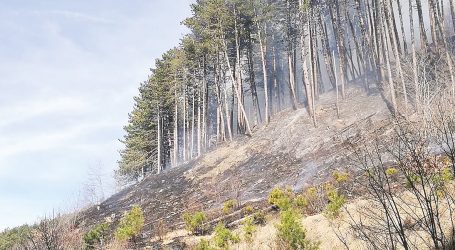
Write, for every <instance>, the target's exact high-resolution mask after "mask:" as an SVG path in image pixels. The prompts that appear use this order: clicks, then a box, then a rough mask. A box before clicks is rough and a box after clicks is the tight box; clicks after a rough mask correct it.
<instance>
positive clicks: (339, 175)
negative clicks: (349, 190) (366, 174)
mask: <svg viewBox="0 0 455 250" xmlns="http://www.w3.org/2000/svg"><path fill="white" fill-rule="evenodd" d="M332 177H333V179H334V180H335V181H336V182H337V183H344V182H346V181H347V180H348V178H349V174H348V173H344V172H340V171H337V170H335V171H333V173H332Z"/></svg>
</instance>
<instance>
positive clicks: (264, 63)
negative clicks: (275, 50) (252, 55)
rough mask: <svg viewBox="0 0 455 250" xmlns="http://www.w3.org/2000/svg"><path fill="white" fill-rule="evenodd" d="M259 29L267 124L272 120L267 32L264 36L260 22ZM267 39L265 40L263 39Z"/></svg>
mask: <svg viewBox="0 0 455 250" xmlns="http://www.w3.org/2000/svg"><path fill="white" fill-rule="evenodd" d="M257 29H258V40H259V47H260V49H261V61H262V77H263V81H264V103H265V122H266V124H269V122H270V113H269V112H270V111H269V89H268V85H269V78H268V76H267V59H266V53H267V33H266V34H265V37H264V38H262V32H261V27H260V25H259V23H258V24H257ZM264 30H265V32H267V26H266V25H264ZM263 39H265V40H263Z"/></svg>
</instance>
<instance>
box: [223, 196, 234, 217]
mask: <svg viewBox="0 0 455 250" xmlns="http://www.w3.org/2000/svg"><path fill="white" fill-rule="evenodd" d="M236 206H237V200H235V199H232V200H228V201H226V202H224V204H223V213H224V214H230V213H231V212H232V211H233V210H234V208H235V207H236Z"/></svg>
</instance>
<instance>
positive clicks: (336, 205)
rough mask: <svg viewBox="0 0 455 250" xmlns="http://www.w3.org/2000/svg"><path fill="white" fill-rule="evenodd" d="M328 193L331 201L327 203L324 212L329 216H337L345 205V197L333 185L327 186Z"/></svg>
mask: <svg viewBox="0 0 455 250" xmlns="http://www.w3.org/2000/svg"><path fill="white" fill-rule="evenodd" d="M326 195H327V199H328V200H329V203H328V204H327V206H326V209H325V211H324V212H325V214H326V215H327V216H328V217H329V218H334V217H337V216H338V214H339V213H340V209H341V207H343V205H344V203H345V202H346V201H345V198H344V196H343V195H341V194H339V193H338V191H337V190H336V189H335V188H334V187H333V186H331V185H327V186H326Z"/></svg>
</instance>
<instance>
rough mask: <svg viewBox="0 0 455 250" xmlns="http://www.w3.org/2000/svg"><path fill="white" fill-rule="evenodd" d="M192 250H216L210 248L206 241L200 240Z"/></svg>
mask: <svg viewBox="0 0 455 250" xmlns="http://www.w3.org/2000/svg"><path fill="white" fill-rule="evenodd" d="M194 250H216V249H215V248H214V247H212V246H210V242H209V241H208V240H204V239H202V240H200V241H199V243H197V245H196V246H195V247H194Z"/></svg>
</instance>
